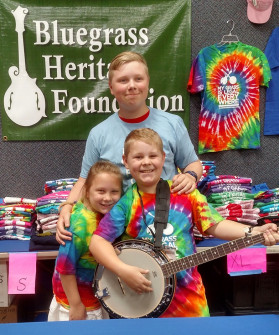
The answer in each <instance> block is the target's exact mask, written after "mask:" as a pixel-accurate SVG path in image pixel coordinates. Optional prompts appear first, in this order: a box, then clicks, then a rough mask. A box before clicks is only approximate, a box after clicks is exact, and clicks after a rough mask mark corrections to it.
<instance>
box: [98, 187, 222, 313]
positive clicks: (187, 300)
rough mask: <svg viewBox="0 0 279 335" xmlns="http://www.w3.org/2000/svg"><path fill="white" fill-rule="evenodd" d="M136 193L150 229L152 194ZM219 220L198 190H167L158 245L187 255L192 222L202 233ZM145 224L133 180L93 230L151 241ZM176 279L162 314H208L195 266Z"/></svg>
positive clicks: (190, 248) (109, 236)
mask: <svg viewBox="0 0 279 335" xmlns="http://www.w3.org/2000/svg"><path fill="white" fill-rule="evenodd" d="M169 184H171V182H170V181H169ZM140 194H141V197H142V201H143V206H144V213H145V216H146V224H147V226H148V227H149V228H151V229H152V228H153V231H154V215H155V194H148V193H142V192H140ZM221 220H223V218H222V217H221V216H220V214H218V212H217V211H215V210H214V209H211V208H210V207H209V205H208V203H207V201H206V198H205V197H204V196H203V195H201V194H200V193H199V191H198V190H195V191H193V192H192V193H191V194H182V195H178V194H171V196H170V210H169V218H168V224H167V227H166V229H165V230H164V232H163V238H162V245H163V246H166V247H169V248H173V250H174V252H175V256H176V258H178V259H180V258H182V257H185V256H187V255H191V254H193V253H194V252H196V246H195V241H194V235H193V225H194V223H195V224H196V226H197V228H198V229H199V231H200V232H201V233H203V232H204V231H205V230H207V229H208V228H209V227H211V226H212V225H214V224H216V223H218V222H220V221H221ZM147 226H146V225H145V223H144V220H143V215H142V207H141V203H140V197H139V194H138V192H137V185H136V184H134V185H133V186H131V187H130V188H129V189H128V190H127V192H126V193H125V195H124V196H123V197H122V198H121V199H120V200H119V202H118V203H117V204H116V205H115V206H114V207H113V208H112V210H111V211H110V212H109V213H108V214H106V215H105V216H104V218H103V219H102V220H101V221H100V224H99V226H98V228H97V229H96V231H95V233H94V234H96V235H99V236H101V237H103V238H104V239H106V240H108V241H110V242H113V241H114V240H115V239H116V238H117V237H119V236H120V235H122V234H123V235H122V239H127V238H130V239H131V238H132V239H144V240H149V241H151V242H153V237H152V235H151V233H150V230H149V228H147ZM176 279H177V286H176V289H175V294H174V298H173V300H172V302H171V304H170V306H169V307H168V309H167V310H166V311H165V312H164V313H163V315H162V317H199V316H209V310H208V305H207V300H206V297H205V289H204V286H203V283H202V279H201V277H200V274H199V273H198V270H197V267H193V268H191V269H188V270H184V271H180V272H178V273H177V274H176Z"/></svg>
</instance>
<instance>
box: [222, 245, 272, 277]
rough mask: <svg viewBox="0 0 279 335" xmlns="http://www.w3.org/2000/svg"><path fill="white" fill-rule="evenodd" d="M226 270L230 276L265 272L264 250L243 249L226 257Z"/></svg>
mask: <svg viewBox="0 0 279 335" xmlns="http://www.w3.org/2000/svg"><path fill="white" fill-rule="evenodd" d="M227 269H228V273H229V274H231V275H233V273H236V272H237V273H238V275H243V274H253V273H261V272H266V248H245V249H242V250H238V251H235V252H233V253H231V254H229V255H227Z"/></svg>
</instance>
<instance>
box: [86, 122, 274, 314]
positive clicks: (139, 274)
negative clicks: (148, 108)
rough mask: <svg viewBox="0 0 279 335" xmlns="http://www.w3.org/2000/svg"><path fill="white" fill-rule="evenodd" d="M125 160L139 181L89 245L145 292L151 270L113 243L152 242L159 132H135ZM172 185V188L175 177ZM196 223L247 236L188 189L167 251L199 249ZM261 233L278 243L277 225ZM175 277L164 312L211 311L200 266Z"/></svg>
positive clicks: (177, 205) (228, 235) (218, 233)
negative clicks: (129, 260)
mask: <svg viewBox="0 0 279 335" xmlns="http://www.w3.org/2000/svg"><path fill="white" fill-rule="evenodd" d="M123 161H124V164H125V166H126V168H128V169H129V170H130V172H131V174H132V176H133V178H134V179H135V181H136V183H135V184H133V185H132V186H131V187H130V188H129V189H128V190H127V192H126V193H125V195H124V196H123V197H122V198H121V199H120V200H119V202H118V203H117V204H116V205H115V206H114V207H113V208H112V209H111V211H110V212H109V213H107V214H106V215H105V217H104V218H103V219H102V220H101V221H100V224H99V226H98V228H97V229H96V231H95V232H94V234H93V237H92V239H91V243H90V246H89V249H90V251H91V252H92V254H93V256H94V258H95V259H96V260H97V262H99V263H100V264H102V265H104V266H105V267H106V268H107V269H109V270H110V271H112V272H113V273H115V274H116V275H117V276H118V277H119V278H120V280H122V281H123V282H125V283H126V284H127V285H128V286H130V287H131V288H132V289H134V290H135V291H136V292H137V293H139V294H141V293H144V292H150V291H152V287H151V282H150V281H149V280H148V279H147V278H146V277H145V274H147V273H148V270H145V269H142V268H139V267H136V266H131V265H127V264H125V263H123V262H122V261H121V260H120V259H119V258H118V257H117V256H116V253H115V250H114V248H113V246H112V244H111V242H113V241H114V240H115V239H116V238H118V237H119V236H121V235H122V234H123V235H122V236H125V239H127V238H130V239H144V240H150V241H151V242H153V237H152V235H151V234H150V228H151V227H150V226H151V225H152V226H153V227H154V225H153V223H154V216H155V196H156V194H155V193H156V186H157V184H158V182H159V180H160V177H161V173H162V169H163V166H164V162H165V153H164V151H163V144H162V141H161V139H160V136H159V135H158V134H157V133H156V132H155V131H154V130H151V129H146V128H145V129H137V130H134V131H132V132H131V133H130V134H129V135H128V136H127V138H126V141H125V144H124V155H123ZM169 185H170V187H171V185H172V182H171V181H169ZM194 223H195V225H196V226H197V228H198V229H199V231H200V232H201V233H202V234H204V235H213V236H215V237H217V238H221V239H225V240H232V239H237V238H240V237H243V236H245V227H246V228H247V226H246V225H243V224H241V223H239V222H234V221H229V220H224V219H223V218H222V217H221V216H220V215H219V214H218V212H217V211H216V210H214V209H213V208H211V207H209V205H208V203H207V201H206V198H205V197H204V196H203V195H201V194H200V193H199V191H198V190H197V189H195V190H194V191H193V192H191V193H188V194H185V193H182V194H178V193H171V195H170V208H169V216H168V225H169V227H168V229H166V230H164V234H163V239H162V241H163V245H164V246H165V247H167V248H168V249H167V250H168V252H169V251H170V248H172V251H173V254H174V257H175V258H178V259H179V258H182V257H184V256H187V255H190V254H193V253H194V252H196V247H195V242H194V236H193V225H194ZM148 227H149V228H148ZM151 229H152V228H151ZM259 232H264V237H265V244H266V245H273V244H275V243H277V242H279V234H278V232H277V226H276V225H275V224H266V225H264V226H261V227H254V228H253V230H252V234H257V233H259ZM176 279H177V285H176V289H175V294H174V297H173V300H172V302H171V304H170V306H169V307H168V308H167V310H166V311H165V312H164V313H163V315H162V317H196V316H209V310H208V306H207V301H206V296H205V289H204V286H203V283H202V279H201V277H200V274H199V273H198V270H197V267H193V268H190V269H188V270H185V271H180V272H178V273H177V274H176Z"/></svg>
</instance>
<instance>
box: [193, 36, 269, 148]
mask: <svg viewBox="0 0 279 335" xmlns="http://www.w3.org/2000/svg"><path fill="white" fill-rule="evenodd" d="M270 78H271V73H270V67H269V64H268V61H267V58H266V56H265V55H264V53H263V52H262V51H261V50H260V49H258V48H256V47H253V46H250V45H246V44H243V43H241V42H238V43H231V44H225V45H223V46H219V45H218V44H214V45H211V46H209V47H206V48H204V49H202V50H201V51H200V52H199V54H198V56H197V57H196V59H195V60H194V62H193V64H192V68H191V72H190V77H189V81H188V86H187V88H188V91H189V92H190V93H197V92H201V96H202V104H201V112H200V116H199V148H198V152H199V154H202V153H206V152H216V151H223V150H231V149H258V148H259V147H260V117H259V97H260V94H259V86H268V82H269V80H270Z"/></svg>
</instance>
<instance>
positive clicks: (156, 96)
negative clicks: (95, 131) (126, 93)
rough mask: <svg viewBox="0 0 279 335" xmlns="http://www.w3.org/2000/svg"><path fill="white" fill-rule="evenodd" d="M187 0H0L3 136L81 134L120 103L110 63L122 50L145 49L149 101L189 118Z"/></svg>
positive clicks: (80, 137) (60, 137) (40, 137)
mask: <svg viewBox="0 0 279 335" xmlns="http://www.w3.org/2000/svg"><path fill="white" fill-rule="evenodd" d="M190 29H191V1H190V0H138V1H134V0H118V1H115V0H106V1H102V0H93V1H76V0H72V1H66V0H59V1H57V0H55V1H54V0H48V1H42V0H29V1H28V0H23V1H22V2H18V1H10V0H2V1H1V3H0V32H1V33H0V41H1V48H0V59H1V68H0V78H1V86H0V96H1V106H0V108H1V123H2V135H3V140H6V141H11V140H21V141H22V140H84V139H86V138H87V135H88V133H89V131H90V129H91V128H92V127H93V126H94V125H96V124H98V123H100V122H101V121H103V120H104V119H106V118H107V117H108V116H110V115H111V114H112V113H115V112H117V111H118V106H117V102H116V100H115V98H114V97H113V96H112V95H111V94H110V90H109V87H108V78H107V74H108V68H109V64H110V61H111V60H112V58H113V57H114V56H116V55H117V54H118V53H120V52H123V51H128V50H129V51H135V52H139V53H141V54H143V55H144V57H145V58H146V60H147V63H148V67H149V73H150V86H149V96H148V99H147V105H148V106H151V107H155V108H158V109H162V110H167V111H169V112H171V113H174V114H177V115H180V116H181V117H182V118H183V120H184V122H185V124H186V126H187V125H188V123H189V95H188V93H187V91H186V83H187V79H188V75H189V71H190V65H191V64H190V62H191V31H190Z"/></svg>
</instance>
